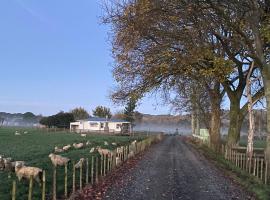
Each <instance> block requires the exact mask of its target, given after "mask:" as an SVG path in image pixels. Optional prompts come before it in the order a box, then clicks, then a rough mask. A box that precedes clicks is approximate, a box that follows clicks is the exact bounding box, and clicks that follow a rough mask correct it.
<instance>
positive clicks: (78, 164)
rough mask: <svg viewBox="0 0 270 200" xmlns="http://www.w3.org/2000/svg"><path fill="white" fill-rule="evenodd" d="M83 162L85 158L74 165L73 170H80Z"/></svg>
mask: <svg viewBox="0 0 270 200" xmlns="http://www.w3.org/2000/svg"><path fill="white" fill-rule="evenodd" d="M84 162H85V158H81V159H80V160H79V161H78V162H77V163H76V164H75V166H74V167H75V168H76V169H78V168H80V167H81V166H82V165H83V163H84Z"/></svg>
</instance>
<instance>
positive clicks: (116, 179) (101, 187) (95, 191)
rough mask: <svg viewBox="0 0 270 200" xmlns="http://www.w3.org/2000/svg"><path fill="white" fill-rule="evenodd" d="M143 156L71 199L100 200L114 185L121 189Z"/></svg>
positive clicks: (131, 160) (138, 156)
mask: <svg viewBox="0 0 270 200" xmlns="http://www.w3.org/2000/svg"><path fill="white" fill-rule="evenodd" d="M141 158H142V154H140V155H137V156H136V157H135V158H133V159H130V160H128V161H127V162H126V163H124V164H123V165H122V166H120V167H118V168H116V169H114V170H113V171H112V172H110V173H109V174H108V175H107V176H106V177H105V178H104V179H103V180H101V181H100V182H99V184H97V185H94V186H91V185H90V186H87V187H85V188H84V189H83V190H82V191H81V192H77V193H76V194H74V195H73V196H72V197H71V198H70V199H72V200H100V199H102V198H103V197H104V195H105V194H106V191H107V190H108V188H109V187H111V186H112V185H116V186H119V187H121V186H122V185H123V184H124V177H125V175H126V174H128V173H129V171H131V170H132V169H133V168H134V167H135V166H136V164H137V163H138V161H139V160H141Z"/></svg>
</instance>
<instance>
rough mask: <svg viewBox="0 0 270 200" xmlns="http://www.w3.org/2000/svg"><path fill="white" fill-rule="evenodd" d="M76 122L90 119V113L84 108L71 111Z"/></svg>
mask: <svg viewBox="0 0 270 200" xmlns="http://www.w3.org/2000/svg"><path fill="white" fill-rule="evenodd" d="M71 113H72V114H73V116H74V119H75V120H80V119H87V118H89V117H90V115H89V113H88V112H87V111H86V110H85V109H84V108H82V107H78V108H74V109H73V110H71Z"/></svg>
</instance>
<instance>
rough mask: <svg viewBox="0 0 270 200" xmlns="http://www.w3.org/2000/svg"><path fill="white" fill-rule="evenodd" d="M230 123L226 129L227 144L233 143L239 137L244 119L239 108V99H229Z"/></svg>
mask: <svg viewBox="0 0 270 200" xmlns="http://www.w3.org/2000/svg"><path fill="white" fill-rule="evenodd" d="M230 100H231V103H230V113H229V118H230V125H229V130H228V142H227V144H228V145H229V146H232V145H235V144H236V143H237V142H238V141H239V139H240V132H241V127H242V123H243V120H244V117H243V114H242V112H241V109H240V99H238V98H237V97H236V98H235V99H230Z"/></svg>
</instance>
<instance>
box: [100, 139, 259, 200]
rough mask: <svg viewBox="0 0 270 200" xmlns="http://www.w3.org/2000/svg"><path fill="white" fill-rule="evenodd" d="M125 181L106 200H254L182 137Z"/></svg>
mask: <svg viewBox="0 0 270 200" xmlns="http://www.w3.org/2000/svg"><path fill="white" fill-rule="evenodd" d="M122 179H123V180H122V181H121V185H119V184H115V185H113V186H111V187H110V188H109V189H108V190H107V192H106V193H105V195H104V199H106V200H135V199H136V200H139V199H140V200H163V199H164V200H165V199H166V200H173V199H183V200H189V199H192V200H221V199H222V200H223V199H224V200H229V199H241V200H248V199H254V198H252V197H250V196H249V195H248V194H247V192H245V191H244V190H243V189H242V188H241V187H240V186H238V185H237V184H235V183H234V182H233V181H232V180H231V179H229V178H227V177H225V175H224V174H223V173H222V172H221V171H220V170H218V169H217V168H216V167H215V166H214V165H213V164H212V163H210V162H209V161H208V160H206V159H205V158H204V157H203V156H200V154H198V152H197V151H196V150H194V149H193V148H192V147H191V146H190V145H189V144H186V143H185V142H184V141H183V140H182V139H181V137H179V136H177V137H176V136H171V137H167V138H166V139H165V140H164V141H163V142H162V143H160V144H158V145H156V146H154V147H152V148H151V149H150V150H149V151H148V152H147V153H146V155H144V156H143V159H142V160H140V161H139V162H138V163H137V165H136V166H135V167H134V168H133V169H132V170H130V171H129V172H127V173H126V174H125V177H123V178H122Z"/></svg>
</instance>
